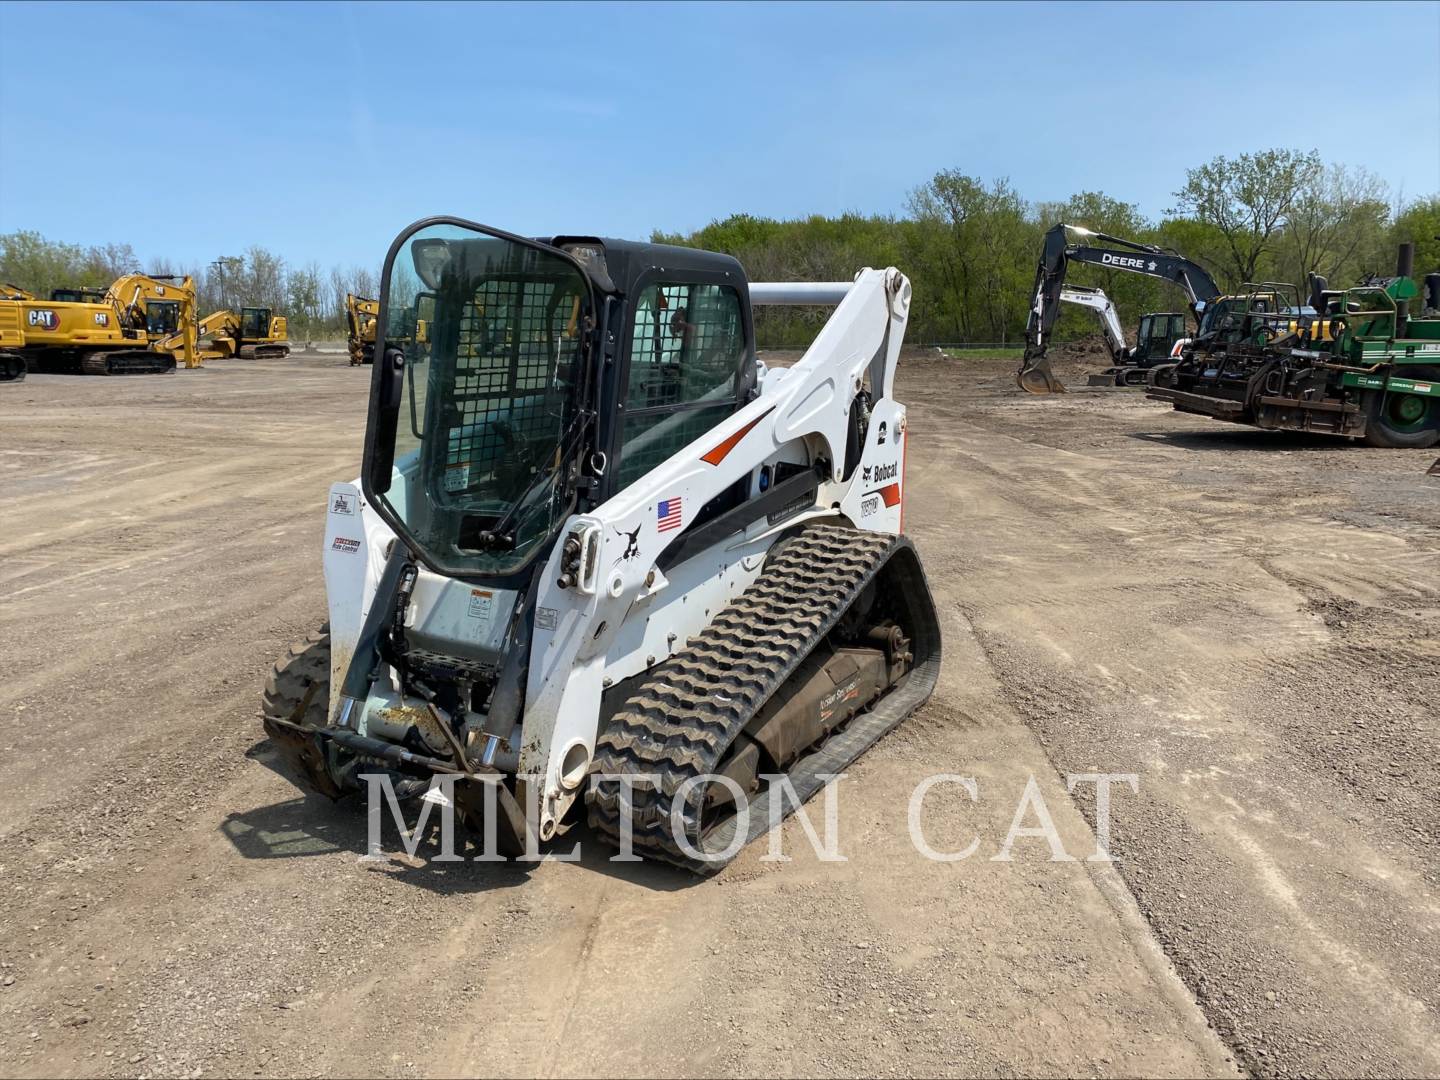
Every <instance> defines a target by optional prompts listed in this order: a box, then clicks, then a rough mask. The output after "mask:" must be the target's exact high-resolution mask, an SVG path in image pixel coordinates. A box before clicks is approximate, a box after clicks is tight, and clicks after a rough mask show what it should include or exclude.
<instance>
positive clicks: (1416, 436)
mask: <svg viewBox="0 0 1440 1080" xmlns="http://www.w3.org/2000/svg"><path fill="white" fill-rule="evenodd" d="M1405 377H1406V378H1417V379H1423V380H1430V381H1433V382H1437V383H1440V371H1436V370H1435V369H1432V368H1420V369H1418V370H1415V371H1406V373H1405ZM1388 397H1389V395H1387V394H1386V393H1384V392H1383V391H1379V390H1375V391H1371V392H1370V393H1369V394H1367V395H1366V401H1365V407H1366V412H1367V414H1368V420H1367V421H1366V424H1365V443H1366V445H1368V446H1377V447H1380V448H1382V449H1386V450H1428V449H1429V448H1430V447H1432V446H1435V445H1437V444H1440V400H1435V401H1432V402H1431V404H1430V416H1429V425H1430V426H1428V427H1425V428H1421V429H1419V430H1408V431H1407V430H1405V429H1403V428H1397V427H1395V426H1394V425H1393V424H1392V423H1391V422H1390V418H1389V417H1388V416H1387V415H1386V411H1385V405H1386V400H1387V398H1388Z"/></svg>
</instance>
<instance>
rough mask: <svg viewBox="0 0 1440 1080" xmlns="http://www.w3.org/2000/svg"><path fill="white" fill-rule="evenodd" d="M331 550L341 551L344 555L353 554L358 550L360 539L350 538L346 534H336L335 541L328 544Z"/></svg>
mask: <svg viewBox="0 0 1440 1080" xmlns="http://www.w3.org/2000/svg"><path fill="white" fill-rule="evenodd" d="M330 550H332V551H343V552H345V554H346V555H354V554H355V552H357V551H359V550H360V541H359V540H351V539H350V538H349V537H348V536H337V537H335V542H334V543H333V544H331V545H330Z"/></svg>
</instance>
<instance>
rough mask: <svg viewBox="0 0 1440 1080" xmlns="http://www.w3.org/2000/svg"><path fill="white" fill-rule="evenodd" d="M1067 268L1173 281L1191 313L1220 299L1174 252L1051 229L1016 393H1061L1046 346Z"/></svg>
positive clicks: (1208, 280)
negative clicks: (1098, 269)
mask: <svg viewBox="0 0 1440 1080" xmlns="http://www.w3.org/2000/svg"><path fill="white" fill-rule="evenodd" d="M1071 263H1083V264H1086V265H1089V266H1098V267H1101V268H1103V269H1107V270H1123V271H1125V272H1126V273H1131V274H1143V275H1144V276H1146V277H1153V278H1159V279H1161V280H1162V281H1169V282H1172V283H1174V284H1176V285H1178V286H1180V288H1181V289H1183V290H1184V291H1185V295H1186V298H1187V299H1188V300H1189V302H1190V307H1191V310H1192V311H1193V312H1197V313H1198V311H1199V309H1200V308H1201V307H1203V305H1205V304H1208V303H1209V302H1210V301H1211V300H1213V299H1214V298H1215V297H1217V296H1219V295H1220V289H1219V288H1218V287H1217V286H1216V284H1215V279H1214V278H1212V277H1211V276H1210V273H1209V271H1207V270H1206V269H1205V268H1204V267H1203V266H1201V265H1200V264H1199V263H1196V262H1193V261H1192V260H1190V259H1187V258H1185V257H1184V256H1183V255H1180V254H1178V253H1176V252H1174V251H1168V250H1166V249H1165V248H1162V247H1157V246H1155V245H1154V244H1141V243H1137V242H1136V241H1134V240H1126V239H1123V238H1122V237H1118V236H1110V235H1108V234H1106V233H1099V232H1092V231H1091V230H1089V229H1085V228H1081V227H1079V226H1077V225H1067V224H1064V223H1061V224H1059V225H1056V226H1055V227H1054V228H1052V229H1051V230H1050V231H1049V232H1047V233H1046V234H1045V241H1044V244H1043V245H1042V247H1041V251H1040V264H1039V266H1038V267H1037V268H1036V271H1035V287H1034V290H1033V292H1032V299H1031V303H1030V316H1029V319H1028V321H1027V322H1026V325H1025V359H1024V360H1023V361H1022V362H1021V365H1020V371H1019V374H1018V375H1017V376H1016V381H1017V382H1019V384H1020V388H1021V389H1022V390H1028V391H1029V392H1030V393H1032V394H1058V393H1064V391H1065V387H1064V386H1063V385H1062V384H1061V383H1060V381H1059V380H1058V379H1056V378H1055V375H1054V373H1053V372H1052V371H1051V370H1050V363H1049V361H1048V360H1047V359H1046V358H1045V351H1046V349H1048V348H1049V345H1050V334H1051V331H1052V330H1054V328H1055V320H1056V319H1058V318H1059V317H1060V302H1061V301H1062V300H1063V299H1066V297H1065V296H1064V295H1063V290H1064V288H1065V276H1066V274H1067V273H1068V272H1069V269H1070V264H1071ZM1072 288H1073V287H1072ZM1197 317H1198V315H1197Z"/></svg>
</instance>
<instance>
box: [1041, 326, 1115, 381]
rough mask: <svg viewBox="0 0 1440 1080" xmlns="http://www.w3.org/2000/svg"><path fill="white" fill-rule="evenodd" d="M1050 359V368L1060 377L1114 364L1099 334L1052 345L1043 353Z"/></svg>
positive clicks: (1084, 373) (1100, 369)
mask: <svg viewBox="0 0 1440 1080" xmlns="http://www.w3.org/2000/svg"><path fill="white" fill-rule="evenodd" d="M1045 355H1046V356H1047V357H1048V358H1049V360H1050V370H1052V371H1054V372H1055V374H1057V375H1059V376H1061V377H1062V378H1063V377H1064V376H1065V375H1067V374H1077V375H1089V374H1090V373H1091V372H1095V371H1104V370H1105V369H1106V368H1108V367H1113V366H1114V363H1115V362H1114V360H1113V359H1112V358H1111V356H1110V348H1109V346H1107V345H1106V344H1105V338H1104V337H1103V336H1102V335H1100V334H1091V335H1090V336H1088V337H1083V338H1077V339H1076V340H1074V341H1066V342H1063V343H1062V344H1059V345H1052V346H1051V347H1050V348H1049V350H1047V352H1046V354H1045Z"/></svg>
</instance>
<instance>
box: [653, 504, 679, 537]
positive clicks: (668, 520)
mask: <svg viewBox="0 0 1440 1080" xmlns="http://www.w3.org/2000/svg"><path fill="white" fill-rule="evenodd" d="M679 527H680V496H679V495H676V496H675V497H674V498H671V499H661V500H660V501H659V502H658V503H657V504H656V505H655V528H656V529H657V531H659V532H669V531H670V530H671V529H678V528H679Z"/></svg>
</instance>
